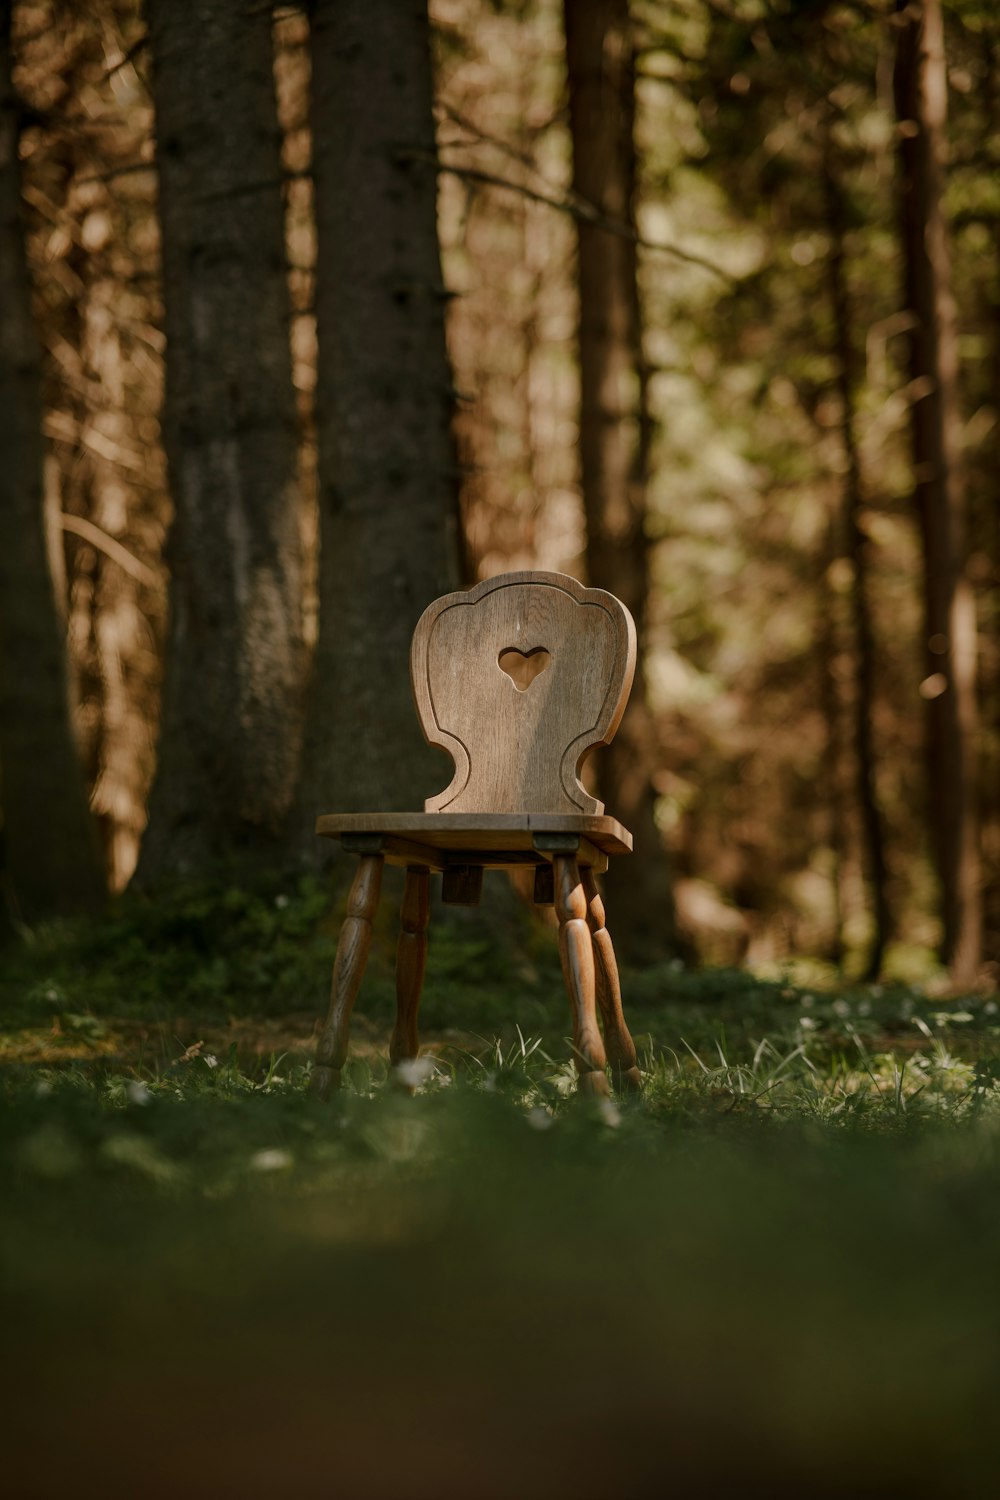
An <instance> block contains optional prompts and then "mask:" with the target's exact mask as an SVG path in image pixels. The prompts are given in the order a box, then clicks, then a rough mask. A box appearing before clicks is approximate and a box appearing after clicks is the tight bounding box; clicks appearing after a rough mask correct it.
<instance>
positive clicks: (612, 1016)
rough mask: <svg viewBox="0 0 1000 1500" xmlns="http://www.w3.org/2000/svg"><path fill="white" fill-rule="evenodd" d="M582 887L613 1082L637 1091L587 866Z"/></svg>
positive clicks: (610, 951) (609, 949)
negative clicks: (585, 899) (585, 900)
mask: <svg viewBox="0 0 1000 1500" xmlns="http://www.w3.org/2000/svg"><path fill="white" fill-rule="evenodd" d="M583 889H584V892H585V894H586V897H587V925H588V926H589V928H590V936H591V941H592V942H593V945H594V966H595V970H596V977H597V1004H598V1006H599V1008H600V1012H601V1020H602V1022H603V1024H604V1043H605V1046H606V1047H607V1049H608V1060H609V1062H610V1063H611V1071H612V1073H613V1075H614V1080H615V1086H616V1087H617V1088H618V1090H619V1091H623V1090H628V1091H630V1092H632V1093H638V1091H639V1090H640V1089H641V1088H642V1074H641V1073H640V1072H639V1062H638V1058H637V1057H636V1052H635V1043H634V1042H633V1040H632V1037H631V1035H630V1034H629V1029H628V1027H627V1025H626V1024H625V1013H624V1011H623V1010H622V990H621V982H620V980H619V978H618V962H617V960H616V958H615V949H614V944H613V943H612V941H611V934H610V932H609V931H608V929H607V928H606V927H605V925H604V902H603V901H602V900H601V893H600V891H599V890H598V889H597V882H596V880H595V879H594V872H593V870H591V869H590V868H589V867H588V868H586V869H585V870H584V871H583Z"/></svg>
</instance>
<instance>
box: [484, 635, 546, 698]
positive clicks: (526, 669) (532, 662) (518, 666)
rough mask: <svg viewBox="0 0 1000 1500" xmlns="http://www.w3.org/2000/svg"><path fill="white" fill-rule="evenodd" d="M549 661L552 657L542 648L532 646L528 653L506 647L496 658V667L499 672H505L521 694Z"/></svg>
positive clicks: (513, 647) (514, 647)
mask: <svg viewBox="0 0 1000 1500" xmlns="http://www.w3.org/2000/svg"><path fill="white" fill-rule="evenodd" d="M551 661H552V657H551V656H550V655H549V653H548V652H547V651H546V649H545V647H544V646H533V647H532V649H531V650H530V651H519V650H518V649H517V647H516V646H508V647H507V648H506V650H504V651H501V652H500V655H499V656H498V657H497V666H498V667H499V668H500V670H501V672H506V674H507V676H508V677H509V678H510V680H511V682H512V683H513V684H514V686H515V687H516V688H517V690H518V692H519V693H523V692H525V691H526V689H528V688H529V687H530V686H531V684H532V683H533V682H534V680H535V678H536V677H537V676H538V675H539V674H540V673H541V672H544V671H545V668H546V667H547V666H549V665H550V663H551Z"/></svg>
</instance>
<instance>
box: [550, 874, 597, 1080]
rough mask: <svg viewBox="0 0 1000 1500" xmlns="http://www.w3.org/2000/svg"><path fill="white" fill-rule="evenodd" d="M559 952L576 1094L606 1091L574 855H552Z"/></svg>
mask: <svg viewBox="0 0 1000 1500" xmlns="http://www.w3.org/2000/svg"><path fill="white" fill-rule="evenodd" d="M552 864H553V872H554V878H555V907H556V915H557V916H558V918H559V955H560V957H561V959H562V969H563V978H564V979H565V981H566V990H567V993H568V994H569V1000H570V1005H571V1006H572V1008H573V1051H574V1054H575V1062H576V1071H577V1074H578V1079H577V1084H578V1087H579V1090H580V1092H581V1094H603V1095H607V1094H608V1093H610V1088H609V1085H608V1075H607V1073H605V1071H604V1069H605V1066H606V1063H607V1058H606V1056H605V1052H604V1043H603V1041H602V1040H601V1033H600V1031H599V1029H598V1026H597V1008H596V1007H597V1001H596V994H595V991H596V979H595V972H594V946H593V943H592V942H591V939H590V928H589V927H588V926H587V897H586V895H585V893H584V889H583V885H582V884H581V881H580V870H579V867H578V865H577V861H576V855H575V854H569V853H566V854H562V853H560V854H553V856H552Z"/></svg>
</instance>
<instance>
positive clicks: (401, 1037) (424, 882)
mask: <svg viewBox="0 0 1000 1500" xmlns="http://www.w3.org/2000/svg"><path fill="white" fill-rule="evenodd" d="M429 916H430V871H429V870H428V869H427V868H426V867H425V866H423V865H408V866H407V869H406V883H405V885H404V886H403V905H402V909H401V912H400V928H399V942H398V944H397V945H396V1025H395V1027H394V1028H393V1033H392V1040H391V1041H390V1043H389V1060H390V1061H391V1062H392V1063H393V1064H394V1065H395V1064H396V1063H400V1062H403V1061H404V1060H405V1059H406V1058H409V1057H416V1055H417V1053H418V1051H419V1050H420V1039H419V1037H418V1035H417V1009H418V1007H419V1005H420V991H421V989H422V987H423V983H424V965H425V964H426V962H427V922H428V919H429Z"/></svg>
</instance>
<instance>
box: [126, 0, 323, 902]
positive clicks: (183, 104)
mask: <svg viewBox="0 0 1000 1500" xmlns="http://www.w3.org/2000/svg"><path fill="white" fill-rule="evenodd" d="M147 18H148V24H149V33H150V45H151V50H152V62H153V95H154V105H155V109H156V133H157V166H158V172H159V187H160V222H161V229H162V241H163V251H162V253H163V293H164V313H165V327H166V335H167V351H166V394H165V400H164V412H163V420H164V445H165V449H166V454H167V469H168V475H169V479H170V485H171V491H172V495H173V500H174V506H175V520H174V525H173V529H172V532H171V536H170V543H169V561H170V565H171V579H172V592H171V626H170V641H169V649H168V660H167V670H166V681H165V686H164V700H163V715H162V727H161V736H160V748H159V762H158V769H157V775H156V780H155V783H154V787H153V792H152V797H151V805H150V823H149V829H148V832H147V835H146V839H145V841H144V843H143V848H142V852H141V855H140V864H139V876H140V879H141V880H142V881H143V882H148V881H151V880H156V879H158V878H160V877H162V876H165V875H167V874H172V873H178V872H179V873H184V872H191V871H197V870H201V869H203V868H207V867H208V866H210V865H211V864H213V863H215V862H216V861H218V860H220V859H225V858H226V857H227V856H232V855H235V854H245V853H256V854H265V853H267V852H268V851H271V850H277V849H278V848H279V847H280V843H279V840H280V837H281V835H282V832H283V822H284V818H285V816H286V814H287V810H288V806H289V803H290V800H291V796H292V793H293V791H294V780H295V770H296V761H297V752H298V743H299V724H300V716H301V689H302V665H303V662H302V643H301V608H302V604H301V597H300V592H301V579H300V573H301V560H300V544H299V526H298V513H297V468H296V466H297V435H296V411H295V400H294V391H293V387H292V377H291V352H290V344H289V300H288V286H287V279H286V266H285V249H284V214H283V207H282V194H281V158H280V142H279V134H278V120H277V109H276V102H275V94H274V78H273V56H272V40H271V17H270V13H269V10H268V8H267V7H266V6H260V5H252V4H242V5H239V4H234V3H233V0H148V3H147Z"/></svg>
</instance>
